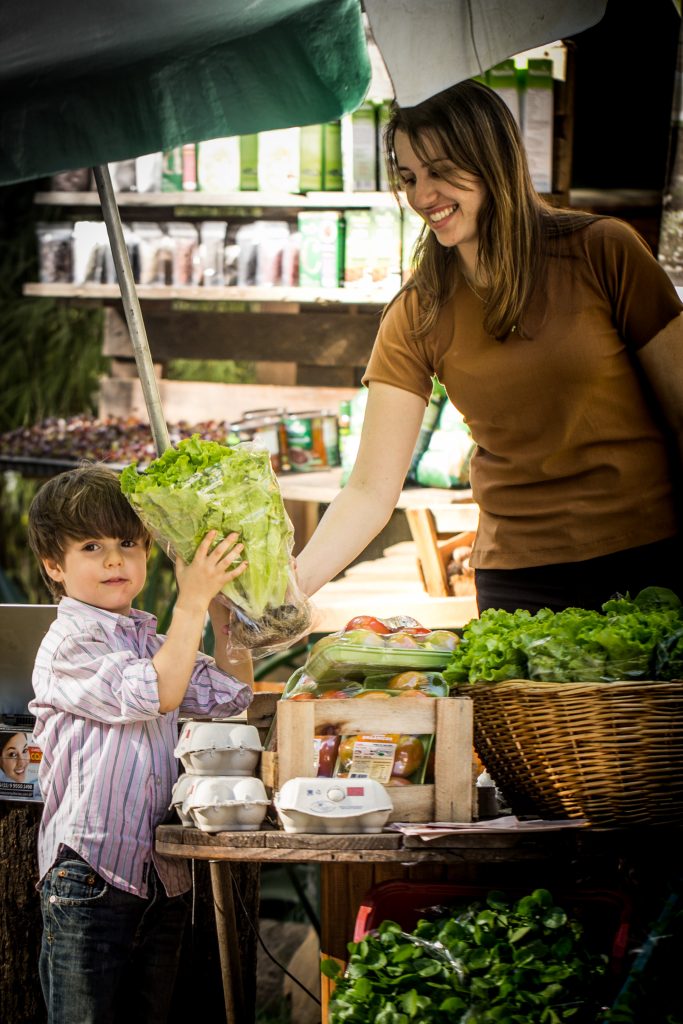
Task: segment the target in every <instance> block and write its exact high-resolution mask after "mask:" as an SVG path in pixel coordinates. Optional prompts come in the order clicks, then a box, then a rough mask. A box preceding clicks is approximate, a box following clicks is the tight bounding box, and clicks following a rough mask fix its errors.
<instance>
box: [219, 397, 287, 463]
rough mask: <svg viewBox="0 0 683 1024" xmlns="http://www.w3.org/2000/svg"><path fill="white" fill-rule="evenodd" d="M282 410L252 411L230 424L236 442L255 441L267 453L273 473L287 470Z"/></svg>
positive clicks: (285, 437) (285, 435)
mask: <svg viewBox="0 0 683 1024" xmlns="http://www.w3.org/2000/svg"><path fill="white" fill-rule="evenodd" d="M284 415H285V410H284V409H254V410H253V411H252V412H247V413H245V414H244V417H243V418H242V419H241V420H239V422H237V423H233V424H232V431H234V433H235V435H236V438H237V441H257V442H258V443H259V444H261V445H263V447H264V448H265V449H266V450H267V451H268V454H269V455H270V463H271V465H272V467H273V471H274V472H275V473H281V472H282V471H283V470H285V469H288V468H289V465H288V461H287V434H286V431H285V425H284V420H283V417H284Z"/></svg>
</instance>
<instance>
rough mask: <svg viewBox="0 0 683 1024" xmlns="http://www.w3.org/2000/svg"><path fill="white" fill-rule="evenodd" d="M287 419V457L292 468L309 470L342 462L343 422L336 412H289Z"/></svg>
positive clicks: (285, 419) (301, 470)
mask: <svg viewBox="0 0 683 1024" xmlns="http://www.w3.org/2000/svg"><path fill="white" fill-rule="evenodd" d="M283 422H284V426H285V434H286V439H287V461H288V463H289V466H290V468H291V469H292V470H295V471H296V472H307V471H309V470H312V469H327V468H329V467H331V466H338V465H339V425H338V420H337V416H336V414H335V413H333V412H324V411H323V410H321V409H316V410H312V411H309V412H297V413H289V414H287V415H285V416H284V418H283Z"/></svg>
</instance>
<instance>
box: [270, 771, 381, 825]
mask: <svg viewBox="0 0 683 1024" xmlns="http://www.w3.org/2000/svg"><path fill="white" fill-rule="evenodd" d="M274 804H275V809H276V811H277V814H278V818H279V819H280V823H281V824H282V827H283V829H284V830H285V832H309V833H323V834H325V835H340V834H349V833H366V832H381V831H382V828H383V827H384V825H386V823H387V821H388V819H389V815H390V814H391V812H392V810H393V804H392V802H391V800H390V798H389V794H388V793H387V791H386V789H385V788H384V786H383V785H382V784H381V783H380V782H377V781H376V780H375V779H340V778H332V779H323V778H297V779H290V780H289V781H288V782H285V783H284V785H283V786H282V789H281V790H280V791H279V793H277V795H276V797H275V800H274Z"/></svg>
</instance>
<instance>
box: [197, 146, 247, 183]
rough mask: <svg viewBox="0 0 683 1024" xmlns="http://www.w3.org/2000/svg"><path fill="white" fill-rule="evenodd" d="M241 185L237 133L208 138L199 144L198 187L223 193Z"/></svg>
mask: <svg viewBox="0 0 683 1024" xmlns="http://www.w3.org/2000/svg"><path fill="white" fill-rule="evenodd" d="M239 187H240V143H239V137H238V136H237V135H232V136H231V137H230V138H226V139H208V140H207V141H206V142H200V143H198V145H197V188H198V189H199V190H200V191H201V192H212V193H213V194H214V195H221V194H224V193H226V192H237V191H238V189H239Z"/></svg>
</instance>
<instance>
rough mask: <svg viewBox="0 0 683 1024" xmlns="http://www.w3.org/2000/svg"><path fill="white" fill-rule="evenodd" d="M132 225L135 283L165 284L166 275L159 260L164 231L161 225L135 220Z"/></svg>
mask: <svg viewBox="0 0 683 1024" xmlns="http://www.w3.org/2000/svg"><path fill="white" fill-rule="evenodd" d="M132 227H133V232H134V235H135V239H136V240H137V251H138V268H139V270H138V278H137V283H138V284H145V285H152V284H165V283H166V277H165V274H164V272H163V269H162V265H161V260H160V253H161V250H162V246H163V245H164V232H163V231H162V229H161V225H160V224H155V223H153V222H151V221H150V222H146V221H135V222H133V225H132Z"/></svg>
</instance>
